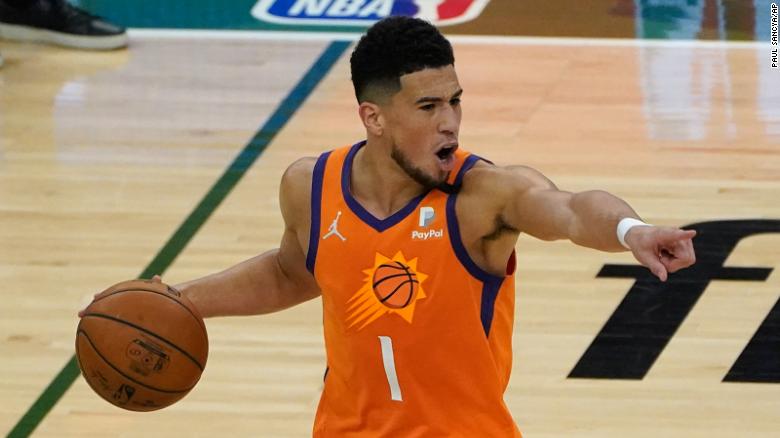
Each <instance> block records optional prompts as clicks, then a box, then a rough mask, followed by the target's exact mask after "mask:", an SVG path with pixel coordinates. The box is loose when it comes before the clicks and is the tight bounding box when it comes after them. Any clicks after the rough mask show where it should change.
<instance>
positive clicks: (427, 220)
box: [418, 207, 436, 228]
mask: <svg viewBox="0 0 780 438" xmlns="http://www.w3.org/2000/svg"><path fill="white" fill-rule="evenodd" d="M434 217H436V212H435V211H434V209H433V207H422V208H420V221H419V222H418V225H419V226H420V227H422V228H425V227H427V226H428V225H430V224H431V222H433V218H434Z"/></svg>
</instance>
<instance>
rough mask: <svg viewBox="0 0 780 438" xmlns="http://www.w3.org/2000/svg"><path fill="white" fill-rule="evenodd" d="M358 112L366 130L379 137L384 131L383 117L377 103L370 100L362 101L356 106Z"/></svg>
mask: <svg viewBox="0 0 780 438" xmlns="http://www.w3.org/2000/svg"><path fill="white" fill-rule="evenodd" d="M358 113H359V114H360V120H361V121H363V126H365V127H366V130H367V131H368V132H369V133H370V134H372V135H374V136H376V137H381V136H382V133H383V132H384V117H382V111H381V108H380V107H379V105H377V104H375V103H372V102H363V103H361V104H360V107H359V108H358Z"/></svg>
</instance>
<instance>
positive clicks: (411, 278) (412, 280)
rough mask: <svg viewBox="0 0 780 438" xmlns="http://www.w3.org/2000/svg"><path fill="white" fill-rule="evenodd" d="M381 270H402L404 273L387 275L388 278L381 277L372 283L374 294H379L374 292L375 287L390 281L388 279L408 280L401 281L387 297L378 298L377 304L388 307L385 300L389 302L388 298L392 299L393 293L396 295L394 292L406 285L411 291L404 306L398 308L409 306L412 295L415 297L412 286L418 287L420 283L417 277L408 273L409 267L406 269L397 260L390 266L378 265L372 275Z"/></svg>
mask: <svg viewBox="0 0 780 438" xmlns="http://www.w3.org/2000/svg"><path fill="white" fill-rule="evenodd" d="M383 268H385V269H395V270H399V271H400V270H403V271H404V273H402V274H392V275H388V276H386V277H383V278H382V279H380V280H379V281H377V282H375V283H373V286H372V287H373V289H374V293H377V294H380V293H379V292H377V290H376V287H377V286H379V285H380V284H382V283H383V282H384V281H385V280H390V279H393V278H398V277H407V278H408V280H404V281H402V282H401V283H400V284H398V285H397V286H396V287H395V288H394V289H393V290H392V292H390V293H389V294H387V296H384V297H382V298H379V302H380V303H383V304H386V305H389V304H387V300H389V299H390V298H392V297H393V295H395V293H396V292H398V290H399V289H401V288H402V287H403V286H405V285H407V284H411V286H410V287H411V290H410V291H409V294H408V295H407V297H406V302H404V304H403V305H401V306H399V308H404V307H406V306H408V305H409V303H410V302H411V301H412V298H413V297H414V295H415V294H414V284H415V283H417V284H418V285H419V283H420V282H419V281H417V276H416V275H415V274H414V273H413V272H410V271H409V267H408V266H406V265H404V264H403V263H401V262H399V261H398V260H395V261H394V264H392V265H390V264H381V265H379V266H378V267H377V268H376V271H375V274H374V275H375V276H376V272H379V270H380V269H383ZM380 295H381V294H380ZM392 307H395V306H392Z"/></svg>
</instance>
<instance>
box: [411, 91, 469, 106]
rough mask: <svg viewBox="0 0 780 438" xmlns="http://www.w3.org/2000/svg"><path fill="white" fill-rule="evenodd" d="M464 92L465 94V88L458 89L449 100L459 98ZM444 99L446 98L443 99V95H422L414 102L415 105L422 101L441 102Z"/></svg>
mask: <svg viewBox="0 0 780 438" xmlns="http://www.w3.org/2000/svg"><path fill="white" fill-rule="evenodd" d="M462 94H463V89H462V88H461V89H459V90H458V91H456V92H455V94H453V95H452V97H450V98H449V100H452V99H457V98H459V97H460V96H461V95H462ZM442 100H444V99H442V98H441V97H430V96H426V97H421V98H419V99H417V101H415V102H414V104H415V105H419V104H421V103H437V102H441V101H442Z"/></svg>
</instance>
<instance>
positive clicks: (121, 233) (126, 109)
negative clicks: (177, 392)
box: [0, 34, 780, 437]
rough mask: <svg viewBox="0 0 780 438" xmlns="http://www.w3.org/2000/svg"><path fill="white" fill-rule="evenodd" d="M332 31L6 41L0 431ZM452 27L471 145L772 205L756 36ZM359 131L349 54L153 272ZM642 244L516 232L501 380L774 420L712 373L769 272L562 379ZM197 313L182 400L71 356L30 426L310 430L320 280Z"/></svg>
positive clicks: (696, 213)
mask: <svg viewBox="0 0 780 438" xmlns="http://www.w3.org/2000/svg"><path fill="white" fill-rule="evenodd" d="M326 46H328V41H325V40H317V39H316V38H314V39H292V40H281V39H274V38H270V37H269V38H265V37H262V38H249V39H244V38H239V39H229V38H228V39H225V38H210V37H204V36H200V37H185V36H182V37H177V38H167V37H161V36H149V35H148V34H147V35H146V36H143V35H135V36H134V38H133V40H132V46H131V48H130V49H129V50H127V51H119V52H113V53H90V52H76V51H68V50H63V49H56V48H50V47H44V46H37V45H25V44H11V43H5V42H4V43H2V44H1V45H0V49H2V53H3V54H4V56H5V58H6V65H5V66H3V67H2V69H0V284H2V300H0V432H3V433H8V432H9V431H10V430H11V429H12V428H13V427H14V426H15V425H16V424H17V422H18V421H19V420H20V418H22V416H23V415H24V414H25V412H27V410H28V409H29V408H30V406H31V405H32V404H33V402H34V401H35V400H36V399H38V397H39V396H41V394H45V392H44V391H45V389H46V388H47V385H49V383H50V382H51V381H52V379H53V378H54V376H55V375H57V373H58V372H60V370H61V369H62V368H63V366H64V365H65V364H66V363H67V362H68V361H69V359H70V358H71V357H72V355H73V344H74V334H75V327H76V324H77V322H78V321H77V318H76V312H77V310H78V309H79V308H81V307H82V306H83V305H84V304H85V303H86V302H87V301H88V299H89V297H90V296H91V295H92V294H93V293H96V292H99V291H100V290H102V289H103V288H104V287H107V286H109V285H111V284H113V283H115V282H118V281H120V280H124V279H129V278H135V277H137V276H138V275H139V274H140V273H141V272H142V271H143V270H144V269H145V267H147V266H148V265H149V264H150V262H151V261H152V259H153V258H154V257H155V255H156V254H157V253H158V251H160V250H161V248H163V247H164V245H166V242H168V240H169V238H171V236H172V235H173V234H174V232H175V231H176V230H177V228H179V227H180V225H182V224H183V223H184V222H185V218H187V217H188V215H190V213H191V212H192V211H193V209H194V208H195V206H196V205H198V203H199V202H200V201H201V199H202V198H203V197H204V195H205V194H206V193H208V192H209V190H210V189H211V188H212V186H213V185H214V184H215V181H217V179H218V178H219V177H220V175H222V173H223V172H224V171H225V169H227V168H228V166H229V165H230V163H231V162H232V161H233V159H234V158H235V157H236V155H237V154H238V153H239V152H240V151H241V150H242V148H243V147H244V146H245V145H246V144H247V143H248V142H249V141H250V139H251V138H252V137H253V135H254V134H255V133H256V131H257V130H258V129H259V127H260V126H261V125H262V124H263V123H264V122H265V120H266V119H267V118H268V117H269V116H270V115H271V114H272V112H273V111H274V110H275V109H276V107H277V105H278V104H279V103H280V102H281V101H282V99H284V97H285V96H286V95H287V93H288V92H289V91H290V90H291V89H292V88H293V87H294V86H295V85H296V83H297V82H298V81H299V80H300V78H301V77H302V76H303V74H304V72H306V71H307V70H308V69H309V68H310V67H311V66H312V65H313V63H314V62H315V60H316V59H317V58H318V56H320V54H321V53H322V52H323V50H325V48H326ZM455 50H456V59H457V63H456V67H457V71H458V73H459V75H460V80H461V85H462V86H463V88H464V90H465V94H464V103H463V104H464V121H463V126H462V130H461V144H462V145H463V147H465V148H467V149H469V150H472V151H474V152H477V153H479V154H480V155H482V156H485V157H488V158H490V159H492V160H494V161H495V162H497V163H499V164H526V165H530V166H533V167H535V168H538V169H539V170H541V171H542V172H544V173H545V174H546V175H548V176H549V177H550V178H551V179H553V180H554V181H555V182H556V183H557V184H558V185H559V187H561V188H563V189H567V190H572V191H578V190H585V189H590V188H600V189H605V190H608V191H610V192H612V193H615V194H617V195H619V196H621V197H623V198H625V199H626V200H628V201H629V202H630V203H631V204H632V205H633V206H634V207H635V208H636V210H637V211H638V212H640V214H641V215H642V216H643V218H644V219H645V220H646V221H648V222H651V223H654V224H663V225H679V226H682V225H686V224H692V223H701V222H710V221H723V220H734V219H740V220H772V219H780V181H778V175H779V173H780V109H779V108H780V74H778V71H776V70H774V71H773V70H770V69H769V67H768V65H767V64H768V59H767V57H768V53H767V52H768V49H767V48H766V46H757V45H752V44H743V45H736V44H730V45H728V44H726V45H724V44H717V43H716V44H702V43H685V44H673V43H669V44H645V43H637V42H633V41H619V42H618V43H615V42H612V43H610V42H606V41H598V40H592V41H588V40H532V39H515V40H502V39H482V40H480V39H470V40H467V39H463V38H459V39H456V40H455ZM347 53H348V52H347ZM362 135H363V133H362V129H361V125H360V124H359V121H358V118H357V117H356V106H355V103H354V100H353V97H352V91H351V86H350V82H349V70H348V56H347V55H344V56H342V57H341V58H340V60H339V61H338V62H337V63H336V65H335V66H334V67H333V68H332V69H331V70H330V71H329V72H328V73H327V75H326V76H325V78H324V79H323V80H322V81H321V82H320V83H319V85H318V86H317V88H316V89H315V90H314V92H313V93H312V94H311V96H310V97H309V99H308V100H306V101H305V103H304V104H303V105H302V106H301V108H300V109H299V110H298V111H297V112H296V113H295V114H294V115H293V116H292V117H290V118H289V121H288V123H287V124H286V125H285V126H284V128H283V129H281V130H280V131H279V132H278V135H276V137H275V138H273V140H272V141H271V143H270V145H269V146H268V147H267V149H265V150H264V151H263V152H262V154H261V155H260V157H259V159H258V160H257V161H256V162H255V163H254V164H253V165H252V166H251V167H250V168H249V169H248V171H247V172H246V174H245V175H243V178H241V179H240V181H239V182H238V184H237V186H236V187H235V189H234V190H233V191H231V192H229V193H228V194H227V195H226V197H225V199H224V202H222V203H221V204H218V205H217V204H214V203H212V204H210V207H213V209H214V211H213V214H212V215H211V216H210V217H209V219H208V220H207V221H206V223H205V224H204V225H203V227H202V228H200V229H199V230H197V231H196V232H195V234H194V237H193V238H192V240H191V241H189V242H188V243H187V244H186V246H184V247H183V249H182V250H181V251H180V253H178V256H177V257H176V258H175V259H174V260H173V263H172V264H171V265H170V268H168V269H167V270H166V271H165V272H163V274H164V279H165V280H166V281H168V282H171V283H176V282H180V281H184V280H187V279H191V278H193V277H196V276H201V275H204V274H207V273H210V272H213V271H215V270H220V269H222V268H225V267H227V266H229V265H231V264H234V263H236V262H238V261H241V260H243V259H246V258H248V257H251V256H253V255H255V254H257V253H260V252H263V251H265V250H267V249H270V248H273V247H274V246H276V245H277V244H278V241H279V238H280V236H281V217H280V214H279V212H278V201H277V189H278V181H279V178H280V176H281V174H282V172H283V170H284V169H285V167H286V166H287V165H288V164H289V163H291V162H292V161H293V160H294V159H296V158H297V157H300V156H304V155H317V154H319V153H321V152H322V151H325V150H327V149H329V148H333V147H338V146H341V145H344V144H348V143H351V142H354V141H356V140H359V139H361V138H362ZM778 248H780V235H778V234H772V233H765V234H757V235H753V236H748V237H746V238H744V239H742V240H740V241H739V243H738V244H737V246H736V248H735V249H734V250H733V251H732V252H731V253H730V255H728V258H727V259H726V263H725V264H726V265H728V266H731V267H765V268H774V267H775V266H777V265H778V261H780V250H778ZM632 263H633V260H632V258H631V257H630V256H629V255H628V254H605V253H598V252H595V251H591V250H587V249H584V248H579V247H576V246H574V245H572V244H570V243H567V242H554V243H547V242H540V241H536V240H534V239H532V238H528V237H525V236H524V237H522V238H521V239H520V242H519V244H518V281H517V285H518V286H517V311H516V325H515V338H514V347H515V362H514V372H513V375H512V380H511V382H510V385H509V388H508V390H507V392H506V397H505V398H506V402H507V404H508V406H509V408H510V409H511V411H512V413H513V415H514V416H515V419H516V421H517V423H518V424H519V426H520V428H521V430H522V431H523V432H524V434H525V435H526V436H528V437H562V436H567V437H568V436H576V437H625V436H640V437H658V436H663V437H705V436H706V437H711V436H735V437H747V436H749V437H758V436H763V437H770V436H778V434H780V422H778V416H777V413H778V412H779V411H780V385H778V384H777V383H771V382H769V383H767V382H763V383H747V382H724V381H723V380H724V376H726V374H727V373H728V372H729V369H730V368H731V367H732V365H733V364H734V363H735V361H736V360H737V358H738V356H739V355H740V353H741V352H742V351H743V349H745V346H746V345H747V344H748V342H749V341H750V339H751V337H753V335H754V334H755V333H756V331H757V329H758V327H759V326H760V325H761V324H762V321H764V318H765V317H766V315H767V314H768V313H769V312H770V309H772V307H773V306H774V305H775V302H776V301H777V300H778V297H780V276H778V273H777V272H776V271H771V273H770V274H769V275H768V277H767V278H766V279H765V281H745V280H743V281H739V280H732V281H721V280H713V281H712V282H711V283H709V285H708V286H707V287H706V291H705V292H704V293H703V294H702V295H701V297H700V298H699V299H698V301H697V302H696V304H695V306H693V308H692V309H691V311H690V313H688V314H687V316H686V317H685V319H684V321H682V324H681V325H680V327H679V329H677V330H676V332H675V333H674V336H673V337H672V338H671V340H670V341H669V343H668V345H666V348H664V349H663V351H662V352H661V354H660V356H659V357H658V358H657V360H656V361H655V362H654V363H653V364H652V367H651V368H650V369H649V371H648V372H647V374H646V375H645V376H644V378H641V379H619V378H615V379H613V378H598V379H594V378H568V377H567V376H568V375H569V373H570V372H571V371H572V369H573V367H574V366H575V364H577V363H578V360H579V359H580V358H581V357H582V356H583V353H584V352H585V351H586V349H588V347H589V345H590V344H591V342H593V340H594V338H595V337H596V335H597V333H599V331H600V330H601V328H602V327H603V326H604V324H605V322H606V321H607V320H608V319H609V318H610V315H611V314H612V313H613V311H615V309H616V307H617V306H618V304H619V303H620V302H621V300H622V299H623V297H624V296H625V295H626V293H627V292H628V290H629V288H631V286H632V284H633V282H634V280H633V279H631V278H605V277H603V276H602V277H597V275H598V274H599V272H600V270H601V269H602V267H603V266H604V265H605V264H632ZM668 293H670V294H674V293H675V292H674V291H668ZM649 310H651V309H648V311H649ZM207 326H208V329H209V334H210V340H211V354H210V358H209V362H208V366H207V368H206V371H205V373H204V375H203V378H202V380H201V382H200V383H199V385H198V386H197V387H196V388H195V389H194V390H193V392H192V393H191V394H190V395H189V396H187V397H186V398H185V399H184V400H183V401H181V402H179V403H178V404H176V405H174V406H172V407H170V408H168V409H164V410H162V411H159V412H153V413H143V414H138V413H131V412H125V411H122V410H120V409H117V408H115V407H113V406H111V405H109V404H108V403H106V402H104V401H103V400H101V399H100V398H98V396H96V395H95V394H94V393H93V392H92V391H91V390H90V389H89V388H88V387H87V385H86V384H85V382H84V381H83V379H82V378H80V377H79V378H78V379H77V380H76V381H75V383H74V384H73V386H72V387H70V389H69V390H68V391H67V392H65V394H64V396H63V397H62V398H61V399H60V400H59V401H58V402H56V403H55V404H54V406H53V408H52V409H51V411H50V412H49V413H48V415H47V416H45V417H44V418H43V419H42V421H40V424H38V425H37V428H36V429H35V432H34V435H35V436H42V437H43V436H46V437H70V436H147V437H148V436H259V437H301V436H307V435H309V434H310V430H311V424H312V419H313V416H314V411H315V408H316V404H317V401H318V398H319V392H320V388H321V384H322V377H323V371H324V367H325V363H324V350H323V343H322V333H321V332H322V329H321V327H322V320H321V311H320V302H319V300H315V301H313V302H309V303H306V304H304V305H301V306H299V307H296V308H294V309H291V310H288V311H285V312H282V313H279V314H274V315H269V316H262V317H251V318H225V319H213V320H209V321H207ZM774 333H775V334H777V333H778V332H777V330H775V332H774ZM616 360H617V359H616ZM442 408H443V409H446V407H442Z"/></svg>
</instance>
